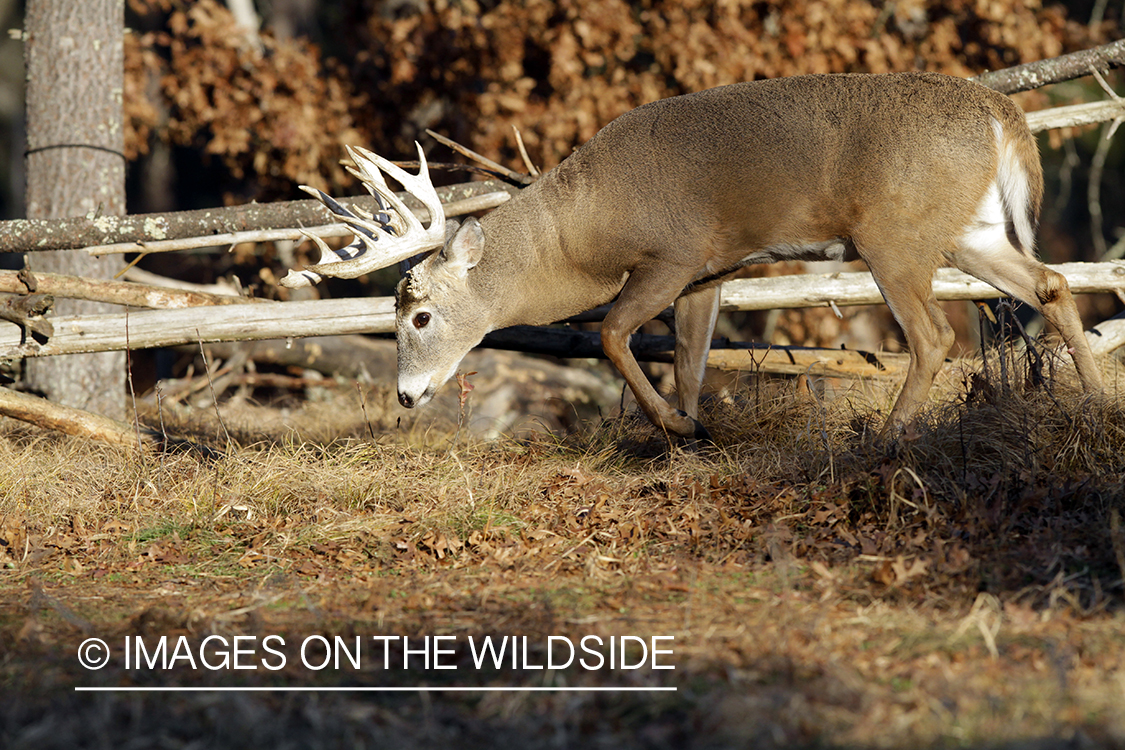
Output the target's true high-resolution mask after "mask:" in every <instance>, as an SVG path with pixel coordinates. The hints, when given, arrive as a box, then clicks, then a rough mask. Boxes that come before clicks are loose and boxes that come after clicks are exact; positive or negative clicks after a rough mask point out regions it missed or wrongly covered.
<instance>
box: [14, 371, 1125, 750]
mask: <svg viewBox="0 0 1125 750" xmlns="http://www.w3.org/2000/svg"><path fill="white" fill-rule="evenodd" d="M1018 364H1019V363H1018V362H1009V364H1008V366H1006V367H1005V369H1004V371H1003V376H1002V373H1001V370H1000V368H999V363H998V362H997V361H996V360H995V359H994V360H993V361H992V362H991V367H990V368H989V369H988V370H986V371H985V372H973V373H969V374H966V375H965V376H963V377H962V378H961V380H960V381H959V382H960V384H961V385H962V386H963V387H962V388H954V389H952V390H947V391H946V392H945V393H944V394H943V395H941V396H940V397H939V399H938V400H937V401H936V402H935V405H934V406H933V408H932V409H931V410H930V411H929V412H928V413H927V415H926V417H925V418H924V419H923V420H922V421H921V422H920V424H919V426H918V427H917V429H915V430H914V431H912V432H910V433H909V434H907V435H905V436H904V437H903V439H902V440H900V441H898V442H896V443H883V442H880V441H879V440H877V439H876V438H875V437H873V436H872V435H871V434H869V432H868V430H869V427H870V426H871V425H873V424H878V422H879V417H878V415H877V414H875V413H873V410H872V407H873V405H874V406H881V407H882V408H885V404H883V403H881V402H880V400H879V399H880V398H882V397H881V396H879V395H877V394H863V393H855V392H845V393H844V394H843V395H837V396H835V397H830V396H819V397H818V396H814V395H811V394H807V393H806V394H804V395H802V394H800V393H798V392H796V391H794V386H793V383H792V382H791V381H774V380H767V379H763V380H761V381H757V380H754V379H753V378H751V380H750V382H749V383H747V384H744V385H743V386H742V387H740V388H739V389H738V390H737V391H736V392H735V393H734V394H733V395H731V396H729V397H725V398H715V399H713V400H712V401H711V402H710V403H709V404H708V406H707V413H706V415H705V417H706V420H707V422H708V424H709V425H712V426H713V428H714V429H713V434H714V435H715V438H716V446H715V447H713V448H710V449H706V450H703V451H699V452H684V451H682V450H680V449H678V448H676V447H673V446H670V444H669V443H668V441H667V440H666V439H665V438H664V437H663V436H662V435H660V434H657V433H656V432H655V431H654V430H653V428H652V427H651V425H649V424H648V423H647V422H645V421H644V420H643V419H641V418H639V417H635V416H633V415H631V414H626V415H624V416H618V417H613V418H609V419H605V420H603V421H598V422H592V423H590V424H588V425H587V426H586V427H585V428H584V429H582V430H579V431H577V432H574V433H572V434H570V435H567V436H563V437H559V436H556V435H552V434H547V433H531V434H527V435H524V436H522V437H518V438H517V437H511V438H506V439H500V440H497V441H492V442H479V441H477V440H476V439H474V438H472V437H471V435H470V433H468V432H457V431H456V430H455V429H452V430H450V429H441V428H436V427H435V428H432V429H429V430H427V429H424V428H422V427H421V426H419V425H416V426H414V427H412V428H410V429H409V430H403V431H400V432H397V433H396V432H395V431H394V430H393V429H392V428H388V427H384V429H382V430H380V431H376V430H371V431H369V428H368V427H367V424H366V422H368V421H370V422H371V424H382V425H384V426H385V425H388V424H390V423H392V422H393V420H391V419H389V418H388V417H386V416H384V415H380V414H378V413H374V412H373V411H372V410H373V409H374V408H375V406H376V405H377V404H378V403H379V402H378V400H377V399H372V400H369V401H368V402H367V409H368V410H369V411H368V413H367V415H366V417H364V415H363V413H362V411H361V410H360V409H359V395H358V394H357V392H355V391H343V392H341V393H339V394H337V396H336V400H338V401H339V402H340V403H341V404H342V406H337V407H336V409H335V410H334V411H333V412H332V415H333V416H332V419H334V420H336V421H337V427H338V430H339V431H338V433H337V435H335V436H333V435H330V434H328V433H327V432H323V433H321V435H320V437H319V439H317V440H312V439H309V437H308V436H307V434H305V435H304V436H302V435H299V434H297V433H296V432H294V431H293V430H291V429H287V431H283V432H281V433H276V434H273V435H271V434H270V430H269V429H268V426H267V425H266V424H265V422H264V421H263V420H262V419H261V416H260V415H259V417H258V418H257V420H258V424H259V425H261V426H262V427H261V431H260V432H259V437H258V438H257V439H256V440H253V439H251V436H252V435H253V430H252V429H251V428H250V426H249V424H243V425H242V426H241V427H235V428H234V429H230V428H231V425H236V424H238V419H237V416H236V414H234V413H233V410H232V411H231V412H223V413H224V418H225V421H227V423H228V424H227V428H228V429H229V430H230V432H229V433H228V432H224V430H223V429H222V428H220V427H217V426H215V425H212V427H211V430H212V432H211V433H210V435H211V437H210V438H208V437H207V431H206V429H204V426H203V422H204V421H205V417H206V415H208V414H210V415H212V416H213V415H214V413H215V412H214V411H213V410H210V409H207V410H202V411H200V412H197V413H194V415H192V417H191V419H193V420H195V429H196V432H195V436H196V438H197V441H207V440H209V441H210V444H211V446H210V447H211V448H212V449H213V450H212V452H211V453H208V454H203V453H200V452H199V451H198V450H196V449H193V448H190V447H188V448H185V449H184V450H181V451H179V452H170V453H164V454H160V455H151V454H149V455H144V454H138V453H134V452H128V451H124V450H122V449H119V448H114V447H102V446H93V445H89V444H85V443H80V442H77V441H75V440H72V439H67V438H56V437H51V436H45V435H43V434H41V433H37V432H32V431H30V430H28V429H23V428H19V427H15V426H11V425H8V426H7V427H6V428H5V439H4V440H3V441H2V442H0V456H2V460H0V592H2V593H0V654H3V656H2V657H0V685H3V686H4V687H3V690H4V693H5V694H6V695H8V696H10V699H9V700H7V701H5V703H4V706H3V708H0V727H3V728H0V744H4V745H6V746H9V747H30V746H32V745H34V746H36V747H55V746H57V747H62V746H66V747H79V746H84V745H83V742H84V741H85V742H86V743H87V745H88V744H89V741H88V738H89V737H91V736H95V735H96V736H100V737H103V738H108V739H107V741H112V742H114V743H115V744H116V743H117V742H119V741H120V740H122V739H123V738H125V737H132V738H141V739H143V740H145V741H148V742H150V744H153V745H156V744H159V745H160V746H166V747H186V746H189V745H190V744H191V743H192V742H193V741H199V740H200V739H201V738H210V739H211V740H213V741H214V743H215V744H218V745H230V746H236V745H238V746H244V745H245V744H246V743H248V742H255V743H259V744H264V745H269V746H279V747H281V746H302V747H309V746H337V745H339V744H341V743H344V742H350V743H352V744H380V743H385V742H391V741H393V742H394V743H395V744H396V746H399V747H429V746H432V745H433V743H434V742H440V741H454V740H456V741H457V742H458V743H459V744H461V745H463V746H469V747H477V746H479V747H486V746H495V744H496V742H498V741H504V739H505V738H510V739H511V741H513V742H516V741H518V742H520V744H521V745H528V744H533V745H542V744H552V743H556V744H561V745H563V746H567V745H574V744H582V745H584V746H587V745H588V746H599V745H603V744H605V745H609V744H612V745H613V746H616V747H684V746H697V747H712V746H714V747H720V746H730V745H732V744H737V745H751V746H757V747H782V746H784V747H794V746H808V747H813V746H815V747H823V746H831V747H837V746H839V747H844V746H847V747H853V746H854V747H868V746H869V747H943V746H950V745H956V746H970V747H1001V746H1003V747H1007V746H1017V745H1018V746H1021V747H1073V746H1081V747H1121V746H1122V743H1123V742H1125V724H1122V714H1121V712H1120V706H1121V705H1122V700H1123V699H1125V692H1123V691H1125V687H1123V683H1122V679H1123V675H1125V648H1123V647H1122V643H1125V619H1123V618H1125V608H1123V607H1122V600H1123V599H1122V597H1123V593H1125V591H1123V584H1122V577H1123V574H1125V531H1123V530H1122V527H1121V521H1120V516H1121V514H1122V512H1123V511H1125V508H1123V507H1122V506H1123V505H1125V501H1123V499H1122V498H1123V497H1125V488H1123V487H1122V484H1123V480H1125V465H1123V464H1125V454H1123V453H1122V451H1121V450H1120V446H1121V445H1122V438H1123V432H1125V411H1123V410H1122V409H1121V407H1120V401H1119V400H1118V399H1116V398H1114V397H1113V395H1112V394H1111V396H1110V397H1108V398H1105V399H1093V398H1087V397H1084V396H1082V395H1081V394H1079V392H1078V391H1077V389H1074V388H1072V387H1070V386H1068V385H1067V384H1066V383H1060V382H1058V380H1057V379H1049V380H1048V381H1047V382H1048V385H1047V386H1043V385H1029V383H1031V382H1032V379H1029V377H1028V375H1027V372H1028V370H1027V367H1026V365H1022V366H1018V367H1017V365H1018ZM957 384H958V383H954V385H957ZM814 386H815V384H814ZM816 390H817V389H816V388H815V387H814V389H813V392H814V393H815V392H816ZM479 395H480V394H479V392H477V393H474V394H473V397H476V396H479ZM318 408H325V407H318ZM345 415H350V419H349V418H348V417H347V416H345ZM163 416H164V418H165V429H167V430H169V431H175V430H177V429H179V428H180V427H181V426H182V425H181V424H180V423H179V422H177V419H178V418H179V417H178V416H177V414H173V413H167V412H166V413H165V414H164V415H163ZM322 417H323V414H322ZM227 434H233V437H234V438H236V439H232V440H230V441H228V440H227V438H226V435H227ZM373 436H374V438H373ZM268 633H280V634H284V635H287V636H291V637H292V638H293V639H295V640H299V639H300V637H304V636H307V635H309V634H324V635H325V636H329V637H330V636H334V635H340V636H343V637H351V636H354V635H361V636H363V637H365V638H366V637H367V636H371V635H399V636H407V637H416V638H421V637H422V636H424V635H435V634H446V635H453V636H457V637H459V638H462V639H464V638H465V637H467V636H469V635H473V636H477V637H481V636H483V635H493V636H501V635H506V634H518V635H526V636H529V638H530V639H532V641H533V643H537V644H539V645H538V646H533V652H534V653H536V654H538V655H539V656H540V657H541V656H542V643H543V642H545V640H546V638H547V636H549V635H557V636H568V637H572V638H576V639H577V638H579V637H581V636H583V635H585V634H598V635H599V636H602V637H608V636H613V635H618V636H619V635H622V634H627V633H634V634H639V635H642V636H649V635H673V636H675V641H674V644H675V646H674V649H675V659H674V662H675V665H676V670H674V671H670V672H664V673H660V672H656V671H653V670H641V671H638V672H635V673H631V674H626V675H623V674H622V673H620V672H617V673H603V672H596V671H595V672H589V671H582V670H574V669H571V670H563V671H546V672H534V671H523V670H512V669H507V668H504V669H496V670H491V669H490V670H485V671H480V670H472V669H468V670H464V669H463V670H462V671H460V672H453V673H450V674H438V673H436V672H434V671H432V670H431V671H425V670H418V671H417V672H415V671H410V672H404V671H401V670H398V671H395V670H391V671H385V670H383V669H378V668H372V667H371V666H370V665H368V664H366V663H365V666H364V667H363V668H362V669H359V670H352V669H345V670H341V671H335V672H333V671H331V670H330V671H328V672H311V671H308V670H302V669H297V668H292V667H287V668H286V670H284V671H282V672H281V673H278V674H272V673H271V674H263V673H262V672H261V671H259V672H253V673H242V674H232V673H230V672H218V673H200V672H199V671H193V670H190V669H182V668H177V669H173V670H169V671H160V670H144V669H142V670H138V669H131V670H130V669H125V668H124V665H122V664H121V663H120V662H119V661H118V662H113V663H112V664H111V665H110V667H108V668H107V669H105V670H102V671H98V672H89V671H86V670H83V669H81V668H79V667H78V665H77V663H76V662H75V659H74V654H75V650H76V648H77V645H78V643H79V642H80V641H82V640H83V639H84V638H86V637H90V636H98V637H102V638H105V639H106V640H107V641H109V642H110V643H117V642H120V640H121V639H122V638H123V637H124V636H126V635H133V636H136V635H140V636H144V637H156V636H157V635H170V636H173V637H178V636H179V635H185V636H187V637H188V638H189V639H194V641H195V642H198V641H199V640H201V639H203V638H204V637H206V636H208V635H214V634H219V635H227V636H233V635H240V634H245V635H258V636H261V635H264V634H268ZM536 649H538V650H536ZM463 651H464V649H462V650H461V652H459V653H458V656H457V657H456V658H457V659H458V660H459V663H460V664H461V666H462V667H465V666H466V663H467V661H468V656H467V655H466V654H465V653H463ZM396 654H397V652H396ZM469 666H471V665H469ZM623 683H625V684H629V685H671V686H676V687H678V692H676V693H668V694H643V693H642V694H584V693H583V694H549V695H540V694H508V693H502V694H491V693H489V694H452V695H451V694H440V695H435V696H433V697H430V696H429V695H426V696H418V695H409V696H406V695H362V694H347V695H308V694H300V695H282V694H263V695H258V694H239V695H238V697H237V698H234V699H233V700H231V701H229V702H228V701H227V696H218V697H215V696H210V697H208V696H205V695H194V694H191V695H178V696H175V697H172V696H160V695H150V694H146V695H136V696H130V695H128V694H124V695H122V694H116V695H110V696H88V695H85V694H75V693H73V692H72V689H73V687H74V686H75V685H131V684H139V685H149V686H161V685H163V686H185V685H201V686H202V685H215V684H221V685H239V684H241V685H249V686H263V685H275V686H276V685H293V686H317V685H319V686H371V685H381V686H388V685H397V686H415V685H418V684H429V685H435V684H436V685H492V686H497V685H552V684H553V685H559V684H566V685H582V686H598V685H602V686H605V685H620V684H623ZM265 716H269V717H270V718H269V720H268V721H266V720H264V719H263V717H265ZM47 722H50V725H51V726H52V727H61V729H52V730H51V732H49V733H48V732H46V730H45V729H44V727H45V726H47ZM60 722H61V723H60ZM91 728H93V730H92V729H91ZM91 731H94V735H91V734H90V732H91ZM80 738H82V739H80ZM517 738H518V739H517ZM1009 743H1011V744H1009Z"/></svg>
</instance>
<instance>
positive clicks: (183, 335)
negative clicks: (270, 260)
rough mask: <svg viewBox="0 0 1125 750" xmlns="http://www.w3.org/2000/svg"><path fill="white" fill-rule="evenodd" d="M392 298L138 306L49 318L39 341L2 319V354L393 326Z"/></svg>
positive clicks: (376, 330)
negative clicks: (49, 328)
mask: <svg viewBox="0 0 1125 750" xmlns="http://www.w3.org/2000/svg"><path fill="white" fill-rule="evenodd" d="M394 314H395V313H394V300H393V299H391V298H389V297H376V298H371V299H330V300H313V301H307V302H278V303H275V304H268V305H225V306H222V307H193V308H190V309H182V310H141V311H138V312H132V313H115V314H112V315H86V316H77V317H60V318H53V319H52V322H53V323H54V327H55V335H54V336H52V337H51V339H50V341H48V342H47V343H45V344H43V345H39V344H37V343H35V342H23V341H22V340H21V338H22V337H21V336H20V332H19V326H16V325H14V324H11V323H7V322H4V323H2V324H0V358H7V359H11V358H18V357H45V356H51V355H56V354H73V353H76V352H100V351H112V350H119V349H125V348H126V341H128V348H130V349H147V348H151V347H161V346H176V345H179V344H189V343H192V342H199V341H202V342H204V343H209V342H213V341H256V340H260V339H284V338H298V337H302V336H319V335H324V334H347V333H380V332H392V331H394Z"/></svg>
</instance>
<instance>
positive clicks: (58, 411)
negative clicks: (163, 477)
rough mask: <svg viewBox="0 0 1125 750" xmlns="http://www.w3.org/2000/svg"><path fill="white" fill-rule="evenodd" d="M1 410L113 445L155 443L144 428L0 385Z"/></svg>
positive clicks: (68, 433)
mask: <svg viewBox="0 0 1125 750" xmlns="http://www.w3.org/2000/svg"><path fill="white" fill-rule="evenodd" d="M0 414H2V415H4V416H5V417H11V418H12V419H18V420H20V421H21V422H28V423H30V424H34V425H37V426H39V427H46V428H47V429H50V430H58V431H59V432H63V433H66V434H67V435H75V436H77V437H82V438H90V439H93V440H100V441H102V442H105V443H113V444H115V445H125V446H129V447H133V448H136V447H138V446H155V445H157V443H158V440H157V439H156V438H155V437H154V436H153V435H152V434H151V433H149V432H148V431H147V430H146V431H143V432H142V431H141V430H139V429H134V427H133V426H132V425H129V424H126V423H124V422H119V421H117V420H116V419H110V418H108V417H103V416H102V415H100V414H94V413H93V412H89V411H85V410H83V409H75V408H73V407H69V406H61V405H59V404H55V403H52V402H50V401H48V400H47V399H45V398H39V397H38V396H30V395H28V394H26V393H19V392H18V391H13V390H11V389H8V388H0Z"/></svg>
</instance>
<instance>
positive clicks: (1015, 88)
mask: <svg viewBox="0 0 1125 750" xmlns="http://www.w3.org/2000/svg"><path fill="white" fill-rule="evenodd" d="M1120 67H1125V39H1119V40H1118V41H1116V42H1111V43H1109V44H1103V45H1102V46H1100V47H1093V48H1091V49H1084V50H1081V51H1079V52H1073V53H1071V54H1069V55H1062V56H1061V57H1053V58H1051V59H1049V60H1038V61H1036V62H1032V63H1027V64H1026V65H1016V66H1014V67H1011V68H1004V69H1003V70H993V71H990V72H988V73H981V74H980V75H979V76H976V77H975V78H974V79H973V80H975V81H976V82H977V83H979V84H981V85H983V86H987V87H988V88H990V89H994V90H995V91H999V92H1000V93H1002V94H1015V93H1017V92H1019V91H1029V90H1031V89H1037V88H1039V87H1040V86H1046V85H1047V84H1051V83H1061V82H1063V81H1069V80H1072V79H1074V78H1081V77H1082V76H1086V75H1089V74H1090V68H1095V69H1097V70H1099V71H1102V72H1105V71H1106V70H1109V69H1110V68H1120Z"/></svg>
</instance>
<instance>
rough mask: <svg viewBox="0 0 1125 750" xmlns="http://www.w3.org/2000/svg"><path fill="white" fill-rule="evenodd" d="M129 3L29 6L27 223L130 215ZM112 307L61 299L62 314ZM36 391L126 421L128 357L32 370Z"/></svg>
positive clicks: (103, 270)
mask: <svg viewBox="0 0 1125 750" xmlns="http://www.w3.org/2000/svg"><path fill="white" fill-rule="evenodd" d="M124 28H125V5H124V0H82V1H81V2H75V1H74V0H28V2H27V11H26V14H25V22H24V29H25V32H26V34H27V36H26V48H25V56H26V63H27V141H28V144H27V145H28V151H27V216H28V218H37V219H48V218H62V217H72V216H84V215H90V216H94V217H101V216H115V215H121V214H124V213H125V157H124V155H123V153H122V152H123V150H124V145H125V140H124V138H125V136H124V131H123V128H122V102H121V97H122V91H123V90H124V80H125V78H124V76H125V63H124V49H123V39H124V36H123V35H124ZM27 263H28V266H29V267H30V268H31V269H32V270H34V271H44V272H51V273H61V274H70V275H74V276H87V277H94V278H110V277H112V276H113V274H114V273H115V272H116V271H118V270H119V269H120V268H121V260H120V258H116V259H114V258H104V259H96V258H92V257H90V256H89V255H88V254H86V253H84V252H76V251H67V252H50V253H36V254H34V255H30V256H28V261H27ZM113 309H114V308H113V307H111V306H107V305H102V304H97V303H90V302H80V301H73V300H59V301H58V302H57V303H56V306H55V314H56V315H87V314H91V313H105V312H111V311H113ZM25 375H26V381H27V385H28V387H29V388H30V389H32V390H35V391H39V392H41V393H44V394H46V396H47V397H48V398H49V399H51V400H52V401H55V402H58V403H61V404H65V405H68V406H75V407H79V408H82V409H88V410H90V411H94V412H98V413H100V414H102V415H104V416H107V417H110V418H113V419H122V418H123V417H124V414H125V353H124V352H110V353H101V354H91V355H73V356H66V357H56V358H52V359H39V360H34V361H29V362H28V363H27V367H26V371H25Z"/></svg>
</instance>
